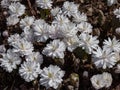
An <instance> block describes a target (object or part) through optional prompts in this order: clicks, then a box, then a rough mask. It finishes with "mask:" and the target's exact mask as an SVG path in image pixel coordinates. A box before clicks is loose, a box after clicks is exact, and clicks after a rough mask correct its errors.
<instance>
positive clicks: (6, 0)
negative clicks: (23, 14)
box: [1, 0, 10, 8]
mask: <svg viewBox="0 0 120 90" xmlns="http://www.w3.org/2000/svg"><path fill="white" fill-rule="evenodd" d="M9 5H10V2H9V0H2V1H1V6H2V8H8V6H9Z"/></svg>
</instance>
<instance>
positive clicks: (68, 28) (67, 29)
mask: <svg viewBox="0 0 120 90" xmlns="http://www.w3.org/2000/svg"><path fill="white" fill-rule="evenodd" d="M77 32H78V31H77V28H76V25H75V24H73V23H69V24H66V25H65V26H64V28H61V33H60V34H61V36H62V37H63V38H69V37H73V36H75V35H76V34H77Z"/></svg>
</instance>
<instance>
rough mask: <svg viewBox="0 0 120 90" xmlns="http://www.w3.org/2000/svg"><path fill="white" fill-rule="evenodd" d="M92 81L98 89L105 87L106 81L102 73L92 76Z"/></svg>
mask: <svg viewBox="0 0 120 90" xmlns="http://www.w3.org/2000/svg"><path fill="white" fill-rule="evenodd" d="M90 81H91V83H92V86H93V87H94V88H95V89H96V90H98V89H101V88H103V87H104V81H103V78H102V75H101V74H97V75H93V76H92V77H91V78H90Z"/></svg>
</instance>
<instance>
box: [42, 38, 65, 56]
mask: <svg viewBox="0 0 120 90" xmlns="http://www.w3.org/2000/svg"><path fill="white" fill-rule="evenodd" d="M65 49H66V46H65V44H64V42H63V41H60V40H53V41H52V42H50V43H49V44H47V46H46V47H45V48H44V49H43V51H42V53H43V54H44V55H46V56H49V57H52V58H64V51H65Z"/></svg>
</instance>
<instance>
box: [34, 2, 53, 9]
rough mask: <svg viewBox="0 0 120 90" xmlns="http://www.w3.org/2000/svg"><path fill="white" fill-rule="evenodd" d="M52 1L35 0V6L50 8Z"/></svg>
mask: <svg viewBox="0 0 120 90" xmlns="http://www.w3.org/2000/svg"><path fill="white" fill-rule="evenodd" d="M52 3H53V2H52V1H51V0H36V4H37V6H38V7H40V8H42V9H51V8H52Z"/></svg>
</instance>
